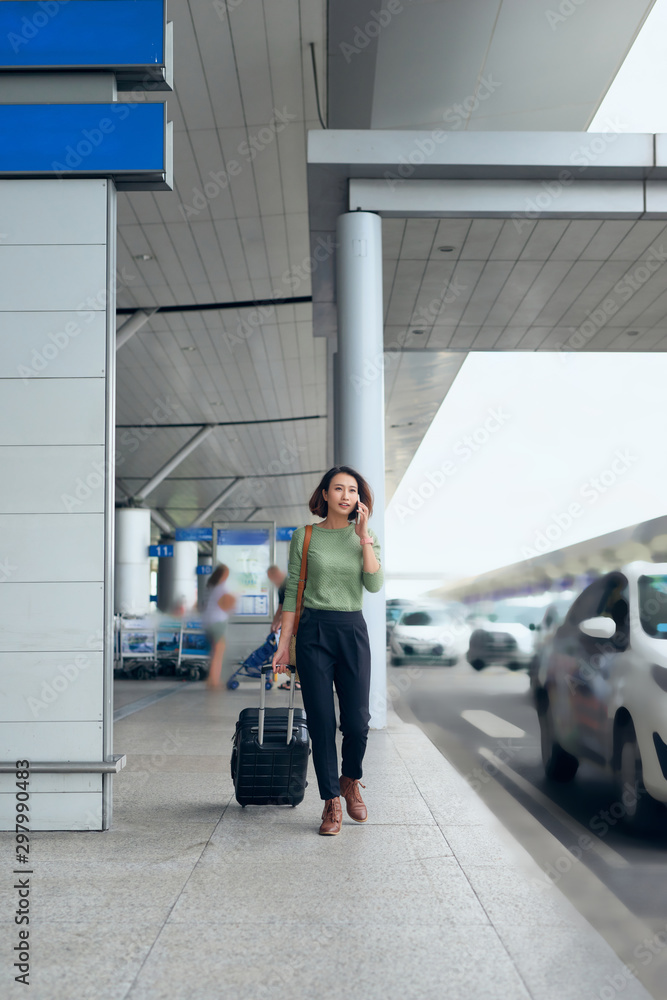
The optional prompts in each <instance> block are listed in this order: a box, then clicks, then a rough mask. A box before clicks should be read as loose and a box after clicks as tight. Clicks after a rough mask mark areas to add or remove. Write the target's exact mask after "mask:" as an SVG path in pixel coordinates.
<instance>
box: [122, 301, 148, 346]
mask: <svg viewBox="0 0 667 1000" xmlns="http://www.w3.org/2000/svg"><path fill="white" fill-rule="evenodd" d="M156 312H157V306H153V307H149V308H148V309H137V310H136V311H135V312H133V313H132V315H131V316H130V318H129V319H128V320H127V321H126V322H125V323H123V325H122V326H121V327H120V329H117V330H116V350H117V351H119V350H120V349H121V347H123V346H124V345H125V344H127V342H128V340H129V339H130V337H133V336H134V335H135V333H136V332H137V331H138V330H141V328H142V326H144V324H145V323H147V322H148V320H149V319H150V318H151V316H152V315H153V314H154V313H156Z"/></svg>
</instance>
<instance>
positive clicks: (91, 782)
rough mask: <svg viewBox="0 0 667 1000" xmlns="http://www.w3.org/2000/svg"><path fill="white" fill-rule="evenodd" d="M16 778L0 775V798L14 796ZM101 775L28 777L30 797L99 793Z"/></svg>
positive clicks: (42, 775) (34, 775) (36, 774)
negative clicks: (43, 793)
mask: <svg viewBox="0 0 667 1000" xmlns="http://www.w3.org/2000/svg"><path fill="white" fill-rule="evenodd" d="M16 791H17V788H16V778H15V776H14V775H13V774H0V797H1V796H2V795H7V794H10V795H14V794H16ZM101 791H102V775H101V774H42V773H32V774H31V775H30V797H31V798H32V796H33V795H39V794H40V793H41V792H53V793H57V794H60V793H61V792H98V793H99V792H101Z"/></svg>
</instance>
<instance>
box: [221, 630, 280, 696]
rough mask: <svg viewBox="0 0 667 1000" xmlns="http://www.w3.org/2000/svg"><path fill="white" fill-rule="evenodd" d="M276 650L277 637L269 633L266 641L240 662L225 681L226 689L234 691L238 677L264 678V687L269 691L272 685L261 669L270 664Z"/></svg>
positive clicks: (237, 683)
mask: <svg viewBox="0 0 667 1000" xmlns="http://www.w3.org/2000/svg"><path fill="white" fill-rule="evenodd" d="M277 648H278V636H277V635H276V633H275V632H270V633H269V634H268V636H267V637H266V641H265V642H264V643H263V644H262V645H261V646H260V647H259V648H258V649H255V650H253V652H252V653H251V654H250V656H247V657H246V658H245V660H241V661H240V666H239V667H238V669H237V670H235V671H234V673H233V674H232V676H231V677H230V678H229V680H228V681H227V687H228V688H229V689H230V690H231V691H234V690H235V689H236V688H237V687H238V686H239V681H238V678H239V677H250V678H252V680H258V679H259V678H260V677H261V678H262V679H264V677H266V680H265V681H264V686H265V688H266V690H267V691H270V690H271V688H272V687H273V683H272V681H270V680H269V675H268V673H266V671H265V672H264V673H263V672H262V667H266V666H267V664H270V663H271V660H272V659H273V654H274V653H275V651H276V649H277Z"/></svg>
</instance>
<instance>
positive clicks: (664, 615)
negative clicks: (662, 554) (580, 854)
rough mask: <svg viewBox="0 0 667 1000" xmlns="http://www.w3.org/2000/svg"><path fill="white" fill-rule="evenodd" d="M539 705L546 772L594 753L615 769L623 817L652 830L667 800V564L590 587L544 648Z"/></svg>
mask: <svg viewBox="0 0 667 1000" xmlns="http://www.w3.org/2000/svg"><path fill="white" fill-rule="evenodd" d="M535 704H536V707H537V713H538V717H539V722H540V730H541V743H542V761H543V764H544V769H545V772H546V775H547V777H548V778H550V779H552V780H554V781H562V782H564V781H570V780H572V778H574V776H575V774H576V772H577V768H578V766H579V762H580V761H581V760H589V761H593V762H594V763H596V764H598V765H600V766H602V767H603V768H605V769H606V770H607V771H609V772H610V773H611V774H612V775H613V776H614V778H615V781H616V786H617V792H618V802H615V803H614V804H613V805H612V807H611V808H610V813H611V815H612V816H613V817H614V818H615V819H616V821H618V820H619V819H623V820H625V822H626V823H627V825H629V826H630V827H633V828H635V829H637V830H640V831H641V830H649V829H651V828H652V827H653V826H654V825H655V823H656V822H657V820H658V819H659V817H660V814H661V812H662V811H663V808H662V806H660V805H659V804H660V803H667V563H648V562H634V563H630V564H629V565H627V566H625V567H623V568H622V569H621V570H620V571H614V572H612V573H607V574H605V576H602V577H600V578H599V579H598V580H595V581H594V582H593V583H591V584H590V585H589V586H588V587H586V589H585V590H584V591H583V592H582V593H581V594H580V595H579V597H578V598H577V599H576V600H575V601H574V603H573V605H572V607H571V608H570V610H569V612H568V614H567V616H566V618H565V621H564V622H563V623H562V624H561V625H560V627H559V628H558V629H557V630H556V633H555V635H554V637H553V641H552V642H551V643H550V644H547V646H545V648H544V651H543V654H542V656H541V657H540V662H539V664H538V667H537V687H536V691H535ZM614 809H615V810H616V811H615V812H614V811H613V810H614Z"/></svg>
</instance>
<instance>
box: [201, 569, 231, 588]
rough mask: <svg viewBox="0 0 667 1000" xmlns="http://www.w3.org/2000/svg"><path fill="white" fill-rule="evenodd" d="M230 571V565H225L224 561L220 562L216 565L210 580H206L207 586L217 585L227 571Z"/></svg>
mask: <svg viewBox="0 0 667 1000" xmlns="http://www.w3.org/2000/svg"><path fill="white" fill-rule="evenodd" d="M228 572H229V566H225V564H224V563H218V565H217V566H216V567H215V569H214V570H213V572H212V573H211V575H210V576H209V578H208V580H207V581H206V586H207V587H217V586H218V584H219V583H220V581H221V580H222V578H223V576H224V575H225V573H228Z"/></svg>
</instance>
